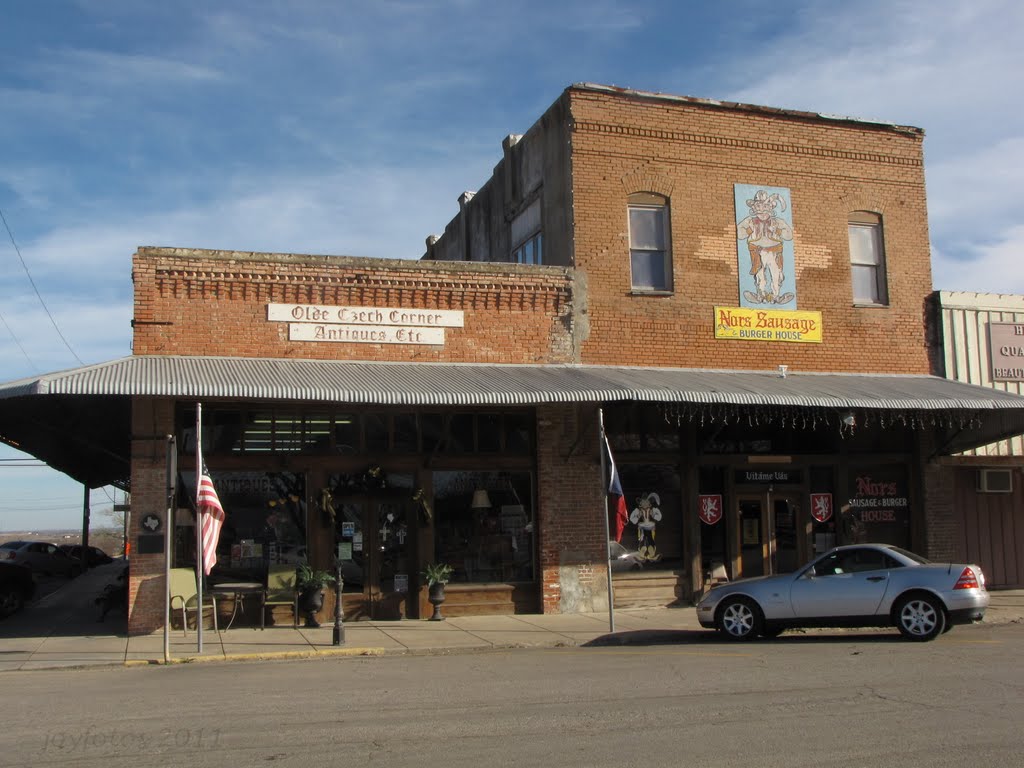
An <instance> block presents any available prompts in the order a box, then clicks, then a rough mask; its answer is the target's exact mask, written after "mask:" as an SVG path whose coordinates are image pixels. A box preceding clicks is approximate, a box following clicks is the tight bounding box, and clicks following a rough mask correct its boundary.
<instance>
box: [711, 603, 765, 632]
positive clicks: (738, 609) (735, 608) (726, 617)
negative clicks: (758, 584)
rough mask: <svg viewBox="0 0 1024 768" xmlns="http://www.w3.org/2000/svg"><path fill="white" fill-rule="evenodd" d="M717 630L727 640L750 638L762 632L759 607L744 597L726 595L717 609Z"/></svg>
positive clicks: (762, 621) (762, 623)
mask: <svg viewBox="0 0 1024 768" xmlns="http://www.w3.org/2000/svg"><path fill="white" fill-rule="evenodd" d="M717 624H718V631H719V632H721V633H722V634H723V635H724V636H725V637H726V638H728V639H729V640H752V639H754V638H755V637H757V636H758V635H759V634H761V632H762V627H763V625H764V619H762V618H761V609H760V608H758V607H757V605H756V604H755V603H754V601H753V600H750V599H749V598H746V597H728V598H726V599H725V601H724V602H723V604H722V607H721V609H720V610H719V611H718V622H717Z"/></svg>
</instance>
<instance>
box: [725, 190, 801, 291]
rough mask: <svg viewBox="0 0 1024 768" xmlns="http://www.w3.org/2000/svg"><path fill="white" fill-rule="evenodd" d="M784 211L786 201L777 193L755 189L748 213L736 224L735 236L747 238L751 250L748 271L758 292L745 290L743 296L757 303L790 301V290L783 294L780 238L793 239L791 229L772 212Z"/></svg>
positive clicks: (781, 240)
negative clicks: (779, 208) (777, 209)
mask: <svg viewBox="0 0 1024 768" xmlns="http://www.w3.org/2000/svg"><path fill="white" fill-rule="evenodd" d="M780 206H781V209H782V210H783V211H784V210H786V201H785V199H784V198H783V197H781V196H780V195H779V194H777V193H776V194H771V195H769V194H768V192H767V191H765V190H763V189H759V190H757V192H756V193H755V194H754V197H753V199H751V200H747V208H748V209H749V210H750V215H749V216H747V217H746V218H745V219H743V220H742V221H740V222H739V223H738V224H737V225H736V237H737V239H739V240H746V241H747V249H748V250H749V251H750V274H751V275H753V276H754V283H755V284H756V286H757V293H754V292H753V291H744V292H743V295H744V297H745V298H746V299H747V300H748V301H751V302H754V303H756V304H786V303H787V302H790V301H792V300H793V294H792V293H782V283H783V281H784V280H785V279H786V276H785V274H784V272H783V264H782V251H783V245H782V244H783V241H784V240H792V239H793V228H792V227H791V226H790V225H789V222H787V221H786V220H785V219H783V218H781V217H779V216H776V215H775V209H776V208H778V207H780Z"/></svg>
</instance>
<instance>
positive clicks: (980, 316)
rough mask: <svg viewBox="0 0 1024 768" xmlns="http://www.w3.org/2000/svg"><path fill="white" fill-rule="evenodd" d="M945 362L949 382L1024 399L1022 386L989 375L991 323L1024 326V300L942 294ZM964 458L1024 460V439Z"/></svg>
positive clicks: (960, 292) (981, 448) (991, 295)
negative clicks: (971, 385) (954, 381)
mask: <svg viewBox="0 0 1024 768" xmlns="http://www.w3.org/2000/svg"><path fill="white" fill-rule="evenodd" d="M939 296H940V306H941V308H942V311H941V317H942V336H943V361H944V363H945V366H946V378H948V379H955V380H956V381H963V382H966V383H968V384H977V385H979V386H983V387H989V388H991V389H997V390H1002V391H1003V392H1011V393H1013V394H1017V395H1024V383H1022V382H1007V381H997V382H993V381H992V378H991V376H990V375H989V372H990V371H991V361H990V355H989V348H988V324H989V323H1022V322H1024V296H1012V295H1007V294H993V293H969V292H966V291H941V292H940V294H939ZM963 455H964V456H1020V457H1024V436H1017V437H1014V438H1012V439H1010V440H1002V441H1000V442H998V443H992V444H990V445H983V446H981V447H980V448H977V449H975V450H972V451H966V452H965V453H964V454H963Z"/></svg>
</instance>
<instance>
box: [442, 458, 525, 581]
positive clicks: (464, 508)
mask: <svg viewBox="0 0 1024 768" xmlns="http://www.w3.org/2000/svg"><path fill="white" fill-rule="evenodd" d="M433 484H434V521H435V534H434V550H435V559H436V560H437V562H444V563H448V564H449V565H451V566H452V567H453V568H454V569H455V571H454V573H453V575H452V582H454V583H458V582H463V583H470V582H471V583H487V582H509V581H532V580H533V578H534V528H533V507H532V499H533V491H532V475H531V473H529V472H472V471H466V472H434V473H433Z"/></svg>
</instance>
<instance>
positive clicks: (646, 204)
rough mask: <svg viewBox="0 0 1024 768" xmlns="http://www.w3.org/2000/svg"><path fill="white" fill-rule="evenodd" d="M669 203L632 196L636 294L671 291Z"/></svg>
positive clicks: (650, 196) (652, 197)
mask: <svg viewBox="0 0 1024 768" xmlns="http://www.w3.org/2000/svg"><path fill="white" fill-rule="evenodd" d="M668 213H669V211H668V200H667V199H666V198H664V197H662V196H661V195H655V194H650V193H646V192H640V193H636V194H633V195H630V196H629V268H630V275H631V282H632V287H633V290H634V291H671V290H672V248H671V239H672V238H671V234H670V232H671V230H670V228H669V215H668Z"/></svg>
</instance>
